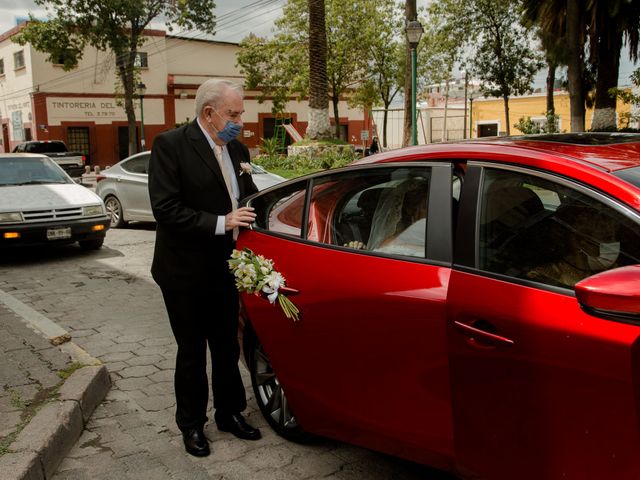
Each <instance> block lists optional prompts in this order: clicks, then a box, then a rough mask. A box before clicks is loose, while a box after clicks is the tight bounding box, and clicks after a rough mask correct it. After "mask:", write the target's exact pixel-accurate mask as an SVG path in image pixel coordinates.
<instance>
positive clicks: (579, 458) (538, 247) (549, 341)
mask: <svg viewBox="0 0 640 480" xmlns="http://www.w3.org/2000/svg"><path fill="white" fill-rule="evenodd" d="M247 203H248V205H250V206H252V207H254V208H255V209H256V213H257V219H256V222H255V224H254V225H253V229H251V230H245V231H243V232H241V234H240V237H239V239H238V248H244V247H246V248H250V249H251V250H252V251H253V252H254V253H256V254H260V255H264V256H265V257H267V258H269V259H272V260H273V261H274V265H275V269H276V270H278V271H279V272H280V273H282V274H283V275H284V277H285V278H286V287H287V290H285V291H284V292H283V294H286V295H288V296H290V300H291V301H293V302H294V304H295V305H296V306H297V308H298V309H299V311H300V320H299V321H298V322H293V321H291V320H289V319H287V318H286V317H285V316H284V313H283V312H282V310H281V309H280V308H279V307H278V302H276V304H275V305H276V306H274V305H272V304H270V302H269V301H268V300H267V298H264V297H261V296H256V295H247V294H243V295H242V301H243V309H242V311H243V314H242V322H241V324H242V329H241V330H242V331H241V333H242V334H243V337H242V346H243V352H244V354H243V356H244V360H245V361H246V363H247V365H248V367H249V370H250V374H251V380H252V384H253V390H254V392H255V398H256V401H257V403H258V405H259V407H260V410H261V411H262V413H263V415H264V417H265V418H266V420H267V421H268V423H269V424H270V425H271V426H272V427H273V428H274V429H275V431H276V432H277V433H279V434H280V435H282V436H284V437H285V438H289V439H294V440H295V439H301V438H305V437H306V436H308V435H309V434H318V435H322V436H327V437H332V438H336V439H339V440H342V441H345V442H349V443H353V444H357V445H361V446H364V447H368V448H371V449H374V450H378V451H381V452H386V453H388V454H392V455H397V456H400V457H404V458H407V459H410V460H413V461H417V462H422V463H425V464H429V465H432V466H435V467H437V468H440V469H443V470H448V471H452V472H454V473H456V474H457V475H460V476H461V477H463V478H485V479H491V480H503V479H504V480H507V479H509V480H512V479H515V478H517V479H519V480H528V479H531V480H534V479H535V480H539V479H560V478H575V479H581V480H589V479H593V480H596V479H603V478H615V479H636V478H640V457H639V456H638V451H640V429H639V428H638V421H637V419H638V418H640V394H639V393H638V392H639V389H638V385H639V379H640V346H639V345H640V340H639V339H640V288H639V285H640V136H639V135H627V134H625V135H617V134H564V135H545V136H537V137H535V136H534V137H515V138H496V139H494V140H478V141H473V142H462V143H450V144H433V145H428V146H420V147H410V148H407V149H400V150H394V151H388V152H383V153H380V154H378V155H376V156H373V157H367V158H364V159H362V160H359V161H357V162H355V163H354V164H351V165H350V166H347V167H345V168H341V169H336V170H330V171H325V172H321V173H316V174H313V175H310V176H306V177H301V178H298V179H294V180H291V181H288V182H286V183H283V184H281V185H279V186H277V187H274V188H272V189H270V190H268V191H265V192H259V193H257V194H256V195H254V196H253V197H250V198H249V199H248V201H247ZM425 210H426V218H425V216H424V211H425Z"/></svg>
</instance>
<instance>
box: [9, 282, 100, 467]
mask: <svg viewBox="0 0 640 480" xmlns="http://www.w3.org/2000/svg"><path fill="white" fill-rule="evenodd" d="M69 338H70V337H69V335H68V334H67V333H66V331H64V330H63V329H62V328H60V327H59V326H58V325H56V324H55V323H53V322H51V320H49V319H47V318H46V317H44V316H43V315H42V314H40V313H38V312H36V311H35V310H33V309H32V308H30V307H29V306H27V305H25V304H23V303H21V302H20V301H18V300H17V299H15V298H13V297H12V296H11V295H10V294H8V293H7V292H4V291H2V290H0V387H2V388H0V472H2V478H3V479H5V480H14V479H15V480H18V479H29V480H40V479H49V478H51V477H52V476H53V475H54V473H55V471H56V468H57V467H58V465H59V463H60V462H61V461H62V460H63V459H64V458H65V456H66V455H67V453H68V452H69V451H70V450H71V448H72V447H73V446H74V444H75V443H76V441H77V440H78V438H79V437H80V434H81V433H82V430H83V428H84V425H85V424H86V422H87V421H88V419H89V417H90V415H91V413H92V412H93V410H94V409H95V408H96V406H97V405H98V404H99V403H100V402H101V401H102V400H103V399H104V397H105V395H106V394H107V391H108V390H109V387H110V380H109V374H108V372H107V369H106V367H105V366H104V365H101V364H100V362H99V361H98V360H96V359H95V358H93V357H91V356H89V355H88V354H87V353H86V352H84V351H83V350H81V349H80V348H79V347H78V346H77V345H75V343H73V342H72V341H69ZM58 343H60V345H59V346H56V344H58Z"/></svg>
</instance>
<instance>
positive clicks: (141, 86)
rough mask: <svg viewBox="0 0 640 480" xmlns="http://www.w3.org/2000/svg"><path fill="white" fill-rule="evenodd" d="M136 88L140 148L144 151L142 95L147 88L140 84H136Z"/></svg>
mask: <svg viewBox="0 0 640 480" xmlns="http://www.w3.org/2000/svg"><path fill="white" fill-rule="evenodd" d="M136 88H137V89H138V97H140V147H141V148H142V150H144V146H145V145H144V144H145V141H144V105H143V103H144V94H145V93H146V91H147V86H146V85H145V84H144V83H142V82H140V83H138V85H136Z"/></svg>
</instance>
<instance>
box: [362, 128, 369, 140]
mask: <svg viewBox="0 0 640 480" xmlns="http://www.w3.org/2000/svg"><path fill="white" fill-rule="evenodd" d="M360 140H369V130H360Z"/></svg>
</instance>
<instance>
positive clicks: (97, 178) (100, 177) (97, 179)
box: [96, 175, 107, 183]
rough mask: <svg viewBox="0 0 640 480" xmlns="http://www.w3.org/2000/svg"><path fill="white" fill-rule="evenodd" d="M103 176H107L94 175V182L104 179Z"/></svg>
mask: <svg viewBox="0 0 640 480" xmlns="http://www.w3.org/2000/svg"><path fill="white" fill-rule="evenodd" d="M105 178H107V177H105V176H104V175H96V183H98V182H99V181H101V180H104V179H105Z"/></svg>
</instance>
